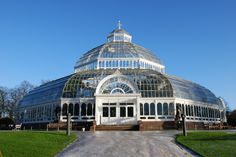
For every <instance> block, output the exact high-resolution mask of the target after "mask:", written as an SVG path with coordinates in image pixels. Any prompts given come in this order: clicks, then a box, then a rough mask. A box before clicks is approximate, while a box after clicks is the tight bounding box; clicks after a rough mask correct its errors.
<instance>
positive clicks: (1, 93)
mask: <svg viewBox="0 0 236 157" xmlns="http://www.w3.org/2000/svg"><path fill="white" fill-rule="evenodd" d="M7 96H8V89H7V88H5V87H0V118H2V116H3V115H2V114H3V113H4V112H6V105H7V99H8V98H7Z"/></svg>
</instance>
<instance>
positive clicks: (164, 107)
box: [163, 103, 168, 115]
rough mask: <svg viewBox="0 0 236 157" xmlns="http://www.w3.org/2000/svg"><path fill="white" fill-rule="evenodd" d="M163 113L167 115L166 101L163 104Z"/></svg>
mask: <svg viewBox="0 0 236 157" xmlns="http://www.w3.org/2000/svg"><path fill="white" fill-rule="evenodd" d="M163 115H168V104H167V103H164V104H163Z"/></svg>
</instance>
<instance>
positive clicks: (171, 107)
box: [169, 103, 174, 116]
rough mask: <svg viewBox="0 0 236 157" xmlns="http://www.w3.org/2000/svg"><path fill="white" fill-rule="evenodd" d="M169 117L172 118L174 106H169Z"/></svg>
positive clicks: (171, 104)
mask: <svg viewBox="0 0 236 157" xmlns="http://www.w3.org/2000/svg"><path fill="white" fill-rule="evenodd" d="M169 115H171V116H174V104H173V103H170V104H169Z"/></svg>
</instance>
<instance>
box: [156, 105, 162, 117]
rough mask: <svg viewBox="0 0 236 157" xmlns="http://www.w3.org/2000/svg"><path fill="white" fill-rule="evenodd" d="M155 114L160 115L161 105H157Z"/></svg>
mask: <svg viewBox="0 0 236 157" xmlns="http://www.w3.org/2000/svg"><path fill="white" fill-rule="evenodd" d="M157 114H158V115H162V104H161V103H158V104H157Z"/></svg>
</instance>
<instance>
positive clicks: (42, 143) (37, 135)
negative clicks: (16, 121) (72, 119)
mask: <svg viewBox="0 0 236 157" xmlns="http://www.w3.org/2000/svg"><path fill="white" fill-rule="evenodd" d="M76 138H77V137H76V135H75V134H72V135H71V136H69V137H68V136H66V134H65V133H60V132H30V131H7V132H0V151H1V152H2V155H3V157H53V156H54V155H55V154H57V153H58V152H60V151H61V150H62V149H63V148H64V147H66V146H67V145H68V144H70V143H71V142H73V141H74V140H75V139H76Z"/></svg>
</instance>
